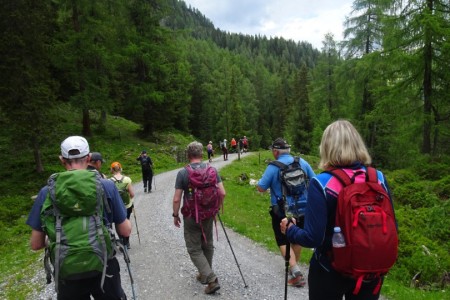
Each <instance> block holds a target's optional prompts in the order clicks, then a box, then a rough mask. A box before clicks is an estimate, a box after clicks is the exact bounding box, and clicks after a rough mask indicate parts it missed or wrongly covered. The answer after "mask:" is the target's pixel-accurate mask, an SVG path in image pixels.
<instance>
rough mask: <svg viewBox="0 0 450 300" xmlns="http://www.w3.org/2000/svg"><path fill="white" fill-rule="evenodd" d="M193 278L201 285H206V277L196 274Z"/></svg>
mask: <svg viewBox="0 0 450 300" xmlns="http://www.w3.org/2000/svg"><path fill="white" fill-rule="evenodd" d="M195 278H197V281H199V282H200V283H201V284H208V280H206V276H202V274H200V273H198V274H197V276H196V277H195Z"/></svg>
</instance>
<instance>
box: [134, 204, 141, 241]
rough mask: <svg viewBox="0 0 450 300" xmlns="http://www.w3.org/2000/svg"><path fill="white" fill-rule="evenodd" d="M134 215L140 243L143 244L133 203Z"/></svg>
mask: <svg viewBox="0 0 450 300" xmlns="http://www.w3.org/2000/svg"><path fill="white" fill-rule="evenodd" d="M133 216H134V223H135V224H136V232H137V235H138V240H139V245H140V244H141V236H140V235H139V227H138V223H137V219H136V211H135V210H134V205H133Z"/></svg>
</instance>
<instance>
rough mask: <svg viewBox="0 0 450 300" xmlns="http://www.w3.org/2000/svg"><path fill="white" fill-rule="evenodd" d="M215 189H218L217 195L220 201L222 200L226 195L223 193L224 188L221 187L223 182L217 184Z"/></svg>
mask: <svg viewBox="0 0 450 300" xmlns="http://www.w3.org/2000/svg"><path fill="white" fill-rule="evenodd" d="M217 187H218V188H219V194H220V197H221V200H223V199H224V198H225V196H226V194H227V193H226V192H225V187H224V186H223V182H219V183H218V184H217Z"/></svg>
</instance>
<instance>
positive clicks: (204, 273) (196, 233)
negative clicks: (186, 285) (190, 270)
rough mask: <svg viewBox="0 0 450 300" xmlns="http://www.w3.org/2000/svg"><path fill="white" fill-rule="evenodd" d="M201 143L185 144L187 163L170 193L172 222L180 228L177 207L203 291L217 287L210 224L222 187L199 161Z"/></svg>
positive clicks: (217, 179)
mask: <svg viewBox="0 0 450 300" xmlns="http://www.w3.org/2000/svg"><path fill="white" fill-rule="evenodd" d="M202 150H203V146H202V144H201V143H199V142H196V141H195V142H192V143H190V144H189V145H188V147H187V155H188V159H189V164H188V165H187V166H186V167H185V168H183V169H182V170H180V171H179V172H178V174H177V179H176V182H175V194H174V196H173V213H172V216H173V222H174V225H175V226H176V227H180V224H181V218H180V215H179V214H180V206H181V199H183V207H182V208H181V213H182V214H183V221H184V239H185V242H186V248H187V251H188V253H189V256H190V258H191V260H192V262H193V263H194V265H195V267H196V268H197V269H198V272H199V273H198V274H197V280H198V281H199V282H201V283H202V284H207V287H206V288H205V293H206V294H213V293H215V292H216V291H217V290H218V289H220V285H219V281H218V279H217V276H216V274H215V273H214V271H213V270H212V262H213V255H214V239H213V224H214V220H215V216H216V214H217V213H218V211H219V209H220V205H221V204H222V201H223V198H224V197H225V188H224V186H223V183H222V180H221V178H220V176H219V174H218V173H217V170H216V169H215V168H214V167H212V166H210V165H209V164H205V163H202V158H203V154H202Z"/></svg>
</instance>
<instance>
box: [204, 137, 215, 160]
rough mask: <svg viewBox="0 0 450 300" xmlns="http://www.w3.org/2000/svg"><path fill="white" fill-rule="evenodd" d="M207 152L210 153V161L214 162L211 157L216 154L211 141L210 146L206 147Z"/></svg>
mask: <svg viewBox="0 0 450 300" xmlns="http://www.w3.org/2000/svg"><path fill="white" fill-rule="evenodd" d="M206 151H207V152H208V161H209V162H212V158H211V157H213V156H214V154H213V151H214V149H213V145H212V142H211V141H209V143H208V145H207V146H206Z"/></svg>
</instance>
